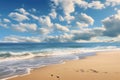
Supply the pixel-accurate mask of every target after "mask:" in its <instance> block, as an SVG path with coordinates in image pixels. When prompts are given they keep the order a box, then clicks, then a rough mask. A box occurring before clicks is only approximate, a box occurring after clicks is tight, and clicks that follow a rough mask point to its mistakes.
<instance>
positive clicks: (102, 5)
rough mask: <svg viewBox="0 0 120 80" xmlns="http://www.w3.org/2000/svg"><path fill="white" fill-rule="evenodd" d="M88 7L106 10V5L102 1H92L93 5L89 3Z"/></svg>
mask: <svg viewBox="0 0 120 80" xmlns="http://www.w3.org/2000/svg"><path fill="white" fill-rule="evenodd" d="M88 7H89V8H93V9H103V8H105V6H104V4H102V3H101V2H100V1H92V2H91V3H89V5H88Z"/></svg>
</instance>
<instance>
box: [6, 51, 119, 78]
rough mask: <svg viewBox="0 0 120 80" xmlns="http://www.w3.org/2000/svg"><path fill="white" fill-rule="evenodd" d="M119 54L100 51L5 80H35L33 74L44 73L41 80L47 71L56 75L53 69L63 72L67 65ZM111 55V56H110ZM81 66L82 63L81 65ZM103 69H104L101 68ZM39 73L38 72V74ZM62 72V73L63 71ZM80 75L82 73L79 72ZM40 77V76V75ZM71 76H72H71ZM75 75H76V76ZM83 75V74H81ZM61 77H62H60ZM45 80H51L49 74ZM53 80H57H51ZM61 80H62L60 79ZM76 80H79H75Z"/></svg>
mask: <svg viewBox="0 0 120 80" xmlns="http://www.w3.org/2000/svg"><path fill="white" fill-rule="evenodd" d="M119 52H120V50H119V51H118V50H116V51H111V52H110V51H102V52H97V53H96V55H94V56H87V57H85V58H84V59H80V60H70V61H64V62H65V63H64V64H63V63H58V64H52V65H48V66H44V67H40V68H36V69H33V70H31V71H30V74H27V75H20V76H19V75H18V76H17V77H14V78H9V79H7V80H27V79H28V78H30V79H31V78H32V79H34V78H36V77H35V74H36V73H37V75H39V74H41V71H42V72H43V73H44V75H43V76H44V78H43V77H40V78H41V79H45V77H46V76H48V74H47V72H46V71H49V72H51V69H52V70H53V71H52V72H53V73H54V74H57V73H56V71H54V68H55V69H56V68H60V69H61V68H62V69H61V70H63V67H66V66H67V67H68V68H69V66H68V65H69V64H71V63H73V64H75V63H76V64H77V65H78V62H80V63H81V62H82V61H86V60H91V58H96V57H99V56H101V55H104V56H105V55H110V53H116V54H118V53H119ZM106 53H108V54H106ZM112 55H113V54H112ZM118 57H120V56H118ZM82 64H83V63H82ZM103 65H104V64H103ZM79 66H80V65H78V66H76V67H79ZM76 67H71V69H72V68H76ZM103 69H104V68H103ZM38 71H39V72H38ZM91 71H93V72H97V71H96V70H94V69H91ZM52 72H51V75H52ZM57 72H60V73H61V72H62V71H59V70H58V71H57ZM63 72H64V71H63ZM76 72H77V70H76ZM65 73H66V74H68V73H67V71H65ZM81 73H82V72H81ZM104 74H107V72H105V71H104ZM41 75H42V74H41ZM61 75H62V73H61ZM72 75H73V74H72ZM76 75H77V74H76ZM82 75H83V74H82ZM87 75H91V74H87ZM101 75H103V74H101ZM62 76H63V75H62ZM26 77H28V78H27V79H26ZM45 80H51V77H50V73H49V78H47V79H45ZM53 80H57V79H53ZM61 80H62V79H61ZM63 80H67V79H63ZM76 80H79V79H76ZM84 80H86V79H84ZM103 80H104V79H103Z"/></svg>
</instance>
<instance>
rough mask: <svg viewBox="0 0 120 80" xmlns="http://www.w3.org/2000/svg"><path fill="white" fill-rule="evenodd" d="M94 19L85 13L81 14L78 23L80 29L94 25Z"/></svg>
mask: <svg viewBox="0 0 120 80" xmlns="http://www.w3.org/2000/svg"><path fill="white" fill-rule="evenodd" d="M93 23H94V19H93V18H92V17H91V16H88V15H87V14H85V13H81V14H80V15H79V16H78V22H76V24H77V25H78V26H80V27H87V26H88V25H93Z"/></svg>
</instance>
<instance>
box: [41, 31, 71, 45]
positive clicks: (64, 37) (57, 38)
mask: <svg viewBox="0 0 120 80" xmlns="http://www.w3.org/2000/svg"><path fill="white" fill-rule="evenodd" d="M71 38H72V35H70V34H67V33H64V34H62V35H59V36H47V37H46V38H45V39H44V41H43V42H50V43H54V42H72V41H71Z"/></svg>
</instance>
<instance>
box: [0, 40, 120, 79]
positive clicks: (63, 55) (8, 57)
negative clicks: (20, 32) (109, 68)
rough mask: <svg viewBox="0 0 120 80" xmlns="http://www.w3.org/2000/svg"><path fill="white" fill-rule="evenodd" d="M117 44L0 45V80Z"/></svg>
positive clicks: (88, 54) (113, 47) (117, 47)
mask: <svg viewBox="0 0 120 80" xmlns="http://www.w3.org/2000/svg"><path fill="white" fill-rule="evenodd" d="M119 48H120V43H119V42H114V43H112V42H111V43H110V42H106V43H105V42H104V43H103V42H101V43H93V42H92V43H0V80H2V79H4V78H8V77H12V76H16V75H23V74H27V73H29V71H30V70H31V69H34V68H39V67H43V66H47V65H50V64H57V63H63V62H64V61H66V60H74V59H82V58H85V57H86V56H93V55H95V53H96V52H97V51H106V50H116V49H119Z"/></svg>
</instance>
